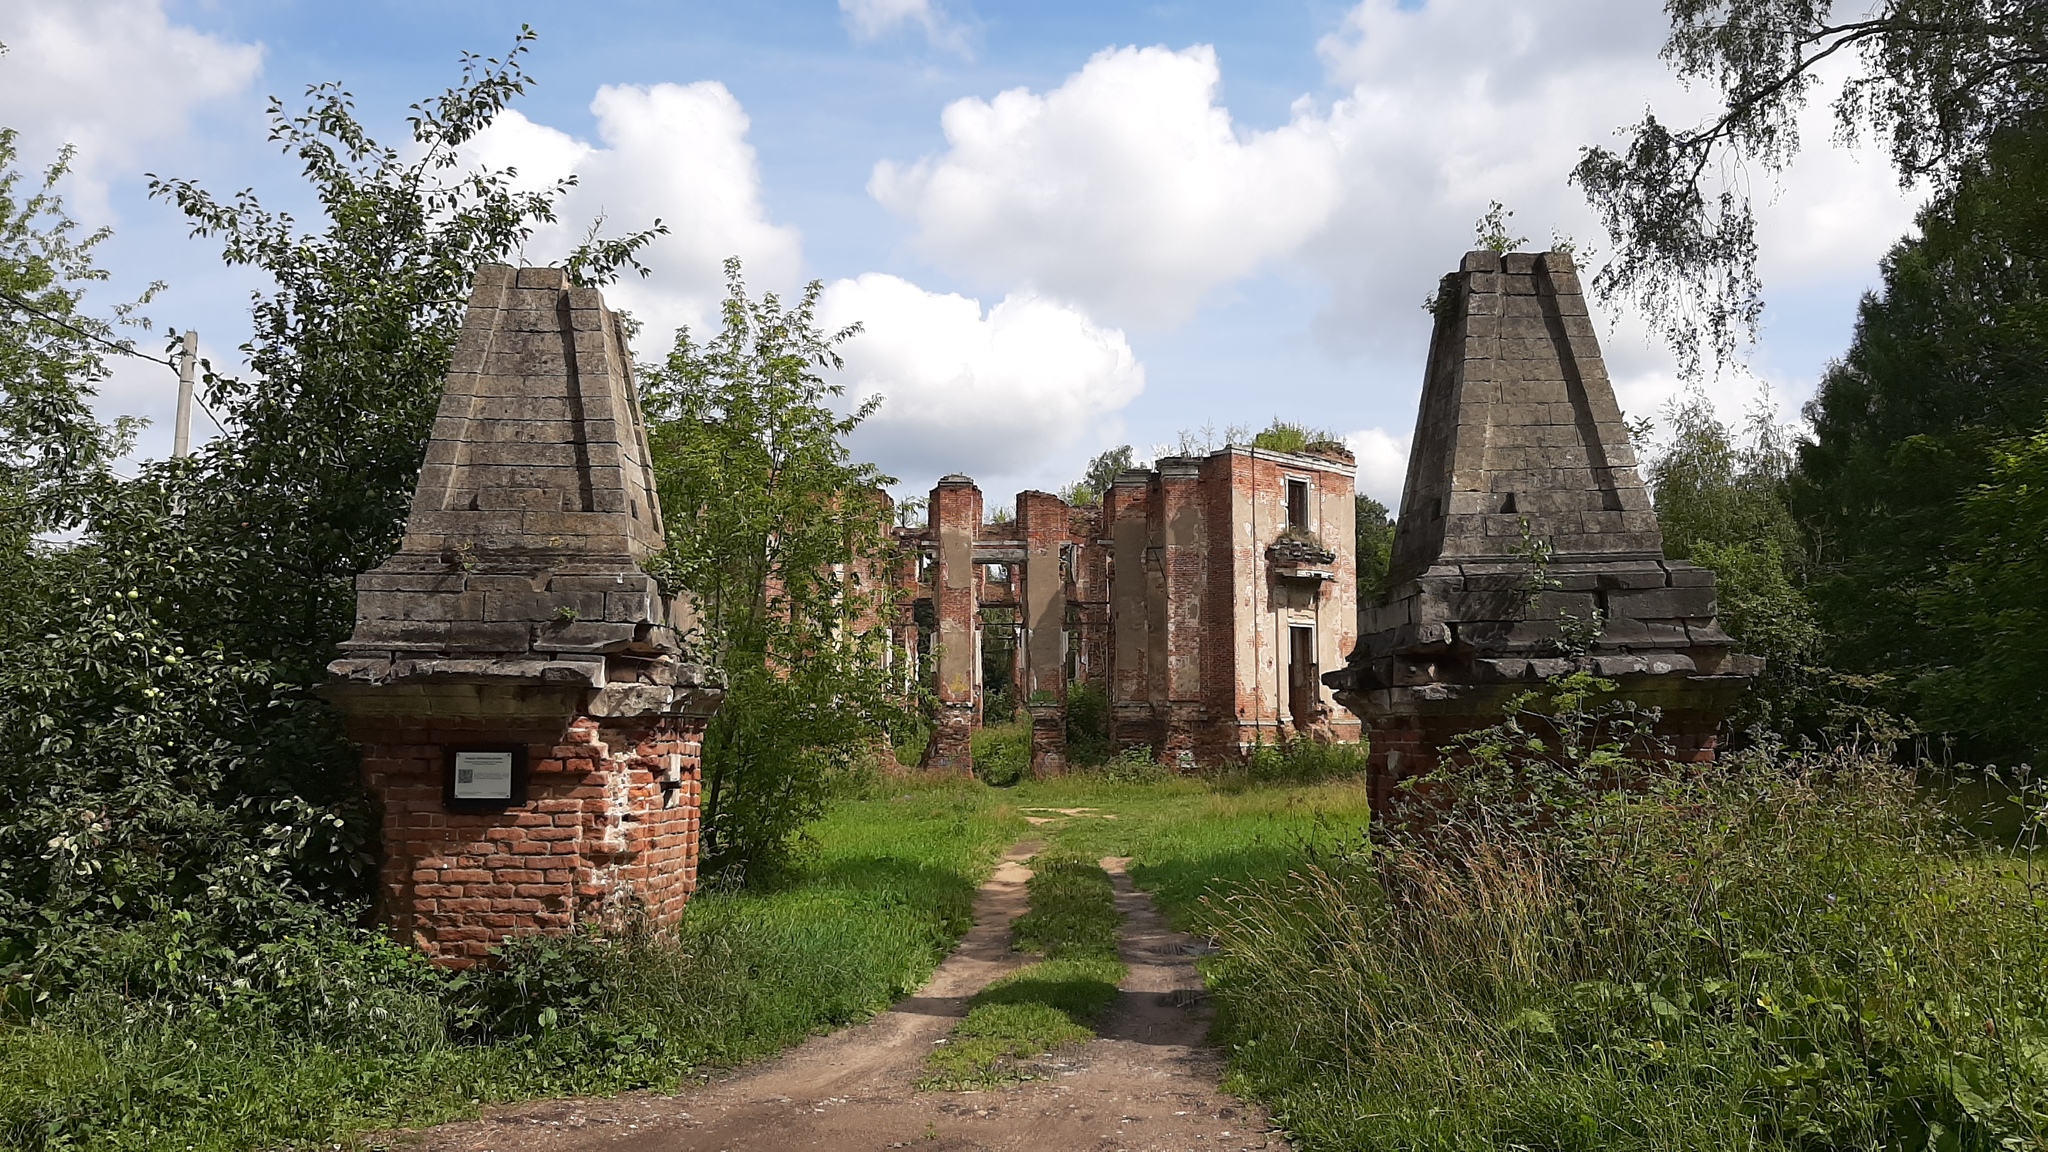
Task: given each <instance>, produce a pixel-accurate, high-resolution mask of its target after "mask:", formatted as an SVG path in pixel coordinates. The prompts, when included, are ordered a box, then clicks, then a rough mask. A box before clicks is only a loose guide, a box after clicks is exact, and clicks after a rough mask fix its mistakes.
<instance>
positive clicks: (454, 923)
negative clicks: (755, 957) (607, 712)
mask: <svg viewBox="0 0 2048 1152" xmlns="http://www.w3.org/2000/svg"><path fill="white" fill-rule="evenodd" d="M355 735H356V738H357V740H358V742H359V743H361V744H362V745H363V776H364V781H365V783H366V784H367V785H368V786H369V789H370V792H371V794H372V795H373V796H374V797H375V798H376V799H377V802H378V803H379V805H380V806H381V807H382V809H383V817H384V844H385V858H384V863H383V868H382V874H381V878H380V879H381V883H380V887H379V893H378V919H379V920H380V921H382V922H383V923H384V924H386V925H387V926H388V927H389V928H390V930H391V931H392V933H393V934H394V935H395V936H397V937H398V938H399V939H400V940H404V941H408V942H411V943H413V944H414V945H416V946H417V947H419V948H420V949H421V950H422V951H424V952H426V953H427V955H428V956H429V957H431V958H432V959H433V960H435V961H436V962H437V963H441V964H446V965H450V966H454V967H466V966H467V965H469V964H472V963H475V962H476V961H477V960H479V959H481V958H483V957H484V955H485V954H486V953H487V952H488V951H489V950H490V948H491V946H492V945H494V944H496V943H498V942H499V941H501V940H503V939H504V938H505V937H507V936H519V935H527V934H533V933H552V934H559V933H564V932H568V931H571V930H573V929H574V928H576V927H577V926H579V925H581V924H586V923H596V924H600V925H603V926H605V927H608V928H619V927H623V926H625V925H627V924H629V923H631V922H633V921H634V920H636V919H642V918H644V919H645V920H646V921H648V922H651V923H652V924H654V925H657V926H660V925H668V924H672V923H674V922H675V921H676V920H677V918H678V917H680V916H681V915H682V912H683V906H684V905H685V904H686V903H687V902H688V901H689V899H690V895H691V893H692V892H693V891H695V889H696V885H697V850H698V831H699V829H698V805H699V788H700V782H699V777H700V765H701V752H702V738H703V728H702V724H701V721H692V722H688V723H678V722H677V721H676V720H675V719H674V718H661V719H659V720H658V721H654V722H650V721H648V720H634V721H626V722H621V721H600V720H597V719H595V718H592V717H588V716H583V717H578V718H576V719H574V720H572V721H571V722H570V723H569V724H568V725H567V727H566V729H564V728H563V727H562V726H561V725H560V724H559V722H553V723H547V722H541V723H538V724H529V725H527V726H526V727H525V728H518V727H508V726H507V725H506V724H505V723H503V722H498V721H488V722H487V721H476V720H471V721H461V720H435V719H406V718H392V717H380V718H377V719H376V720H365V721H362V722H359V730H358V731H357V733H356V734H355ZM498 743H524V744H526V746H527V763H528V767H529V772H530V775H529V780H528V788H527V803H525V804H524V805H520V806H517V807H512V808H507V809H504V810H502V811H493V812H450V811H447V810H446V809H445V808H444V807H443V806H442V773H443V766H444V764H445V751H444V750H445V748H446V747H447V746H448V745H451V744H455V745H461V744H498ZM671 757H673V758H674V759H673V760H671ZM671 764H674V765H675V766H676V768H677V769H679V771H678V772H676V773H674V775H676V776H677V777H678V778H679V779H678V786H677V787H675V788H670V789H665V788H663V787H662V784H663V782H664V780H666V779H668V778H669V777H670V776H671V775H672V773H671V770H670V765H671Z"/></svg>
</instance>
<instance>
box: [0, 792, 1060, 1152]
mask: <svg viewBox="0 0 2048 1152" xmlns="http://www.w3.org/2000/svg"><path fill="white" fill-rule="evenodd" d="M906 787H908V788H909V789H910V790H909V791H904V789H905V788H906ZM891 791H894V792H897V793H898V794H896V795H893V796H888V797H878V798H873V799H868V800H860V801H852V800H841V801H838V802H836V803H835V805H834V808H833V811H832V812H830V813H828V814H827V816H826V817H825V819H824V820H823V821H822V822H821V823H820V824H819V825H817V826H816V835H817V839H818V842H819V843H818V848H817V851H816V852H814V853H812V854H809V855H807V856H806V857H805V858H803V859H802V860H800V861H798V862H797V863H796V864H795V865H794V866H793V867H792V868H791V869H789V870H785V871H783V872H781V873H778V874H777V875H776V877H775V880H776V883H775V885H773V886H769V885H756V886H754V887H752V888H728V889H723V890H717V891H705V892H700V893H699V894H698V895H697V896H696V898H695V899H693V900H692V901H691V903H690V907H689V910H688V913H687V915H686V916H685V918H684V921H683V923H682V925H681V926H680V927H679V928H678V929H677V930H676V931H675V932H673V933H653V934H646V935H641V936H629V937H626V938H622V939H609V940H608V939H605V938H602V937H596V936H582V937H575V938H571V939H566V940H529V941H521V942H519V943H516V944H513V945H510V946H507V947H504V948H501V949H500V951H499V955H498V957H497V962H496V963H495V964H494V965H492V966H491V967H489V968H487V969H478V970H472V971H470V972H467V973H461V974H455V973H449V972H445V971H442V970H439V969H435V968H433V967H431V966H429V965H428V964H427V963H426V962H425V961H424V960H422V959H421V957H420V956H419V954H418V953H417V952H415V951H414V950H413V949H411V948H407V947H404V946H402V945H399V944H396V943H393V942H391V941H388V940H386V939H384V938H382V937H381V936H379V935H377V934H375V933H372V932H368V931H364V930H360V929H354V928H345V927H335V926H332V925H328V926H324V927H323V926H320V925H314V926H311V927H307V928H303V929H300V930H298V931H296V932H292V933H289V934H286V935H284V936H283V938H281V939H279V940H277V941H275V942H272V943H266V944H262V945H257V946H253V947H251V948H249V949H247V950H245V951H241V952H237V951H234V950H231V949H226V948H224V947H222V946H221V945H220V944H219V943H218V942H217V941H216V939H215V938H214V937H213V936H212V935H211V934H210V933H209V932H207V931H205V927H206V926H205V925H204V924H203V923H200V922H197V921H196V920H195V918H193V917H189V916H181V915H180V914H178V913H175V912H174V913H169V914H166V915H164V916H162V917H160V918H158V919H155V920H151V921H147V922H145V923H143V924H141V925H130V926H127V927H124V928H123V929H121V930H119V931H112V930H109V931H105V932H102V933H100V934H99V935H98V936H96V937H95V938H94V943H95V944H96V945H97V946H96V947H95V948H93V949H92V950H91V951H90V954H89V955H88V956H85V957H82V958H81V959H80V961H79V962H78V964H77V965H75V966H74V968H73V973H74V985H75V987H74V990H73V992H72V993H71V994H70V995H68V996H61V997H52V998H51V999H49V1000H48V1001H46V1002H43V1003H41V1004H39V1005H38V1011H37V1013H36V1015H35V1016H33V1018H29V1019H26V1020H24V1019H22V1018H21V1017H20V1016H19V1015H18V1014H9V1015H7V1016H0V1148H5V1149H9V1150H13V1149H23V1150H32V1152H58V1150H69V1149H86V1148H91V1149H109V1150H115V1152H122V1150H129V1149H136V1150H141V1149H149V1150H152V1152H154V1150H159V1149H161V1150H163V1152H183V1150H185V1149H192V1148H196V1149H207V1150H214V1149H219V1150H223V1152H225V1150H229V1149H249V1148H274V1147H286V1146H290V1147H299V1146H310V1145H313V1144H320V1145H327V1144H330V1143H333V1142H335V1141H336V1140H337V1139H340V1138H342V1137H345V1136H346V1135H347V1134H348V1133H351V1132H357V1131H361V1130H363V1129H365V1128H377V1127H396V1126H404V1125H417V1124H429V1123H435V1122H439V1121H442V1120H448V1119H455V1118H458V1117H461V1116H464V1115H473V1114H474V1113H475V1111H476V1108H477V1106H478V1105H479V1104H480V1103H485V1102H491V1101H500V1100H512V1099H519V1098H523V1097H531V1096H539V1095H573V1094H587V1093H596V1092H616V1091H620V1090H624V1089H628V1088H639V1087H658V1088H672V1087H673V1086H674V1085H675V1084H676V1083H678V1081H679V1080H680V1079H681V1078H683V1077H685V1076H688V1075H691V1074H693V1073H695V1072H698V1071H700V1070H702V1069H705V1068H709V1067H722V1066H730V1065H732V1064H735V1063H737V1062H739V1061H742V1060H746V1059H751V1058H754V1057H758V1056H761V1055H765V1054H767V1053H770V1052H773V1051H775V1050H776V1049H778V1048H781V1047H783V1046H785V1045H788V1044H793V1043H796V1042H798V1041H800V1040H802V1039H803V1038H804V1037H806V1036H809V1035H811V1034H813V1033H815V1032H818V1031H821V1030H824V1029H827V1028H832V1027H837V1026H840V1025H843V1024H846V1023H849V1022H851V1021H854V1020H858V1019H860V1018H862V1017H864V1016H866V1015H868V1014H870V1013H872V1012H875V1011H877V1010H879V1009H881V1008H883V1007H886V1006H887V1005H888V1004H889V1003H890V1002H891V1001H893V1000H894V999H896V998H897V997H899V996H902V995H904V994H905V993H907V992H908V991H910V990H911V989H913V988H915V987H917V986H918V985H919V984H921V983H922V982H923V980H924V979H925V978H926V977H927V976H928V975H929V974H930V972H931V970H932V968H933V967H934V966H935V965H936V964H937V963H938V961H939V959H940V958H941V957H943V956H944V955H945V953H946V952H947V951H948V950H949V949H950V948H951V947H952V945H953V942H954V941H955V940H956V939H958V937H959V936H960V934H961V933H963V932H965V931H966V929H967V928H968V926H969V923H970V919H971V909H972V905H973V899H974V892H975V887H976V884H977V883H978V881H979V879H980V877H981V876H982V875H983V874H984V873H985V871H986V869H987V867H988V865H989V864H990V862H991V861H993V859H994V858H995V855H996V854H997V853H998V852H999V851H1000V850H1001V847H1002V845H1004V844H1006V843H1008V842H1009V841H1010V839H1011V838H1012V837H1014V836H1015V835H1016V833H1017V831H1018V829H1019V828H1020V827H1021V826H1022V822H1021V821H1020V820H1018V819H1017V818H1016V817H1015V816H1014V815H1013V814H1004V813H1002V812H1001V811H999V809H998V807H997V805H995V804H994V803H992V802H991V801H990V800H989V799H988V797H987V794H986V793H985V792H984V791H982V790H981V789H980V788H978V787H977V788H974V789H972V790H971V791H970V790H967V789H961V788H918V787H915V786H907V785H905V784H904V783H903V782H901V781H897V782H894V784H893V786H892V789H891Z"/></svg>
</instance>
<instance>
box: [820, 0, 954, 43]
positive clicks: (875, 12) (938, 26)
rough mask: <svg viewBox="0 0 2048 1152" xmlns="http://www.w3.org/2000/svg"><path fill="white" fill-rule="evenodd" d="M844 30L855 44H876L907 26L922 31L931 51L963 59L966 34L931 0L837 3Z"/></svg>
mask: <svg viewBox="0 0 2048 1152" xmlns="http://www.w3.org/2000/svg"><path fill="white" fill-rule="evenodd" d="M839 11H840V12H842V13H844V14H845V16H846V27H847V29H848V30H849V31H851V32H852V33H853V38H854V39H855V40H861V41H868V40H879V39H881V38H882V37H884V36H886V35H888V34H889V33H891V32H894V31H895V30H896V29H898V28H902V27H905V26H906V25H909V26H915V27H917V28H920V29H922V30H923V31H924V37H925V40H926V41H927V42H928V43H930V44H931V46H932V47H934V48H943V49H945V50H947V51H949V52H958V53H961V54H962V55H965V54H966V53H967V51H968V48H969V44H968V39H967V32H966V30H965V29H963V28H961V27H960V26H959V25H957V24H955V23H953V21H951V20H950V19H948V18H947V16H946V13H945V12H943V11H941V10H940V9H939V8H938V7H937V6H936V5H934V4H933V3H932V0H839Z"/></svg>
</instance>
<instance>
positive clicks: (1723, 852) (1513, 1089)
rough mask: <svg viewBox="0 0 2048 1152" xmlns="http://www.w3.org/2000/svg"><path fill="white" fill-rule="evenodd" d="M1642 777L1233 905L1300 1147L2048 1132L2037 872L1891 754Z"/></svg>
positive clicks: (1246, 970)
mask: <svg viewBox="0 0 2048 1152" xmlns="http://www.w3.org/2000/svg"><path fill="white" fill-rule="evenodd" d="M1613 767H1614V766H1613V765H1612V764H1608V765H1605V766H1603V768H1602V770H1603V771H1611V770H1612V769H1613ZM1632 782H1633V785H1634V786H1633V787H1631V788H1627V789H1621V790H1611V791H1606V792H1596V791H1590V790H1589V791H1584V792H1582V793H1580V794H1579V796H1578V797H1577V798H1576V799H1575V800H1572V801H1570V802H1569V803H1568V804H1565V805H1561V806H1551V807H1548V808H1542V807H1541V806H1538V807H1536V808H1531V807H1530V806H1528V805H1527V803H1526V802H1527V800H1528V797H1529V796H1530V795H1531V790H1529V789H1527V788H1521V789H1513V790H1503V791H1502V792H1500V793H1499V794H1498V795H1497V797H1496V798H1497V799H1499V800H1500V801H1501V803H1499V804H1496V805H1490V806H1489V805H1480V806H1478V807H1477V808H1465V809H1459V808H1458V807H1457V806H1456V805H1452V806H1450V807H1449V808H1448V809H1447V810H1446V811H1447V816H1446V820H1445V823H1443V824H1439V825H1438V826H1436V827H1435V828H1434V829H1433V830H1432V831H1431V832H1430V833H1428V834H1427V835H1423V834H1411V835H1406V836H1403V835H1399V834H1390V833H1388V832H1386V831H1382V832H1380V833H1378V834H1377V835H1378V838H1379V839H1380V840H1381V841H1382V843H1381V844H1380V845H1379V846H1377V847H1375V848H1373V849H1371V850H1361V851H1355V852H1351V853H1347V854H1339V855H1334V856H1329V857H1325V858H1324V859H1322V860H1320V861H1316V862H1313V863H1310V862H1304V863H1303V864H1302V865H1301V866H1300V867H1298V868H1297V870H1296V871H1295V872H1294V873H1293V874H1292V875H1290V876H1289V877H1287V878H1286V879H1283V880H1265V881H1260V882H1256V883H1254V884H1252V885H1250V886H1248V887H1247V888H1245V889H1243V890H1241V891H1239V892H1238V893H1236V894H1235V895H1231V896H1229V897H1227V898H1222V899H1216V900H1213V901H1212V903H1211V915H1212V917H1213V919H1212V925H1213V927H1214V929H1215V931H1216V932H1217V933H1218V935H1219V938H1220V942H1221V945H1222V954H1221V956H1220V957H1219V959H1218V960H1217V961H1215V962H1214V963H1213V965H1212V968H1211V976H1212V978H1213V979H1214V982H1215V984H1216V986H1217V989H1218V994H1219V1000H1220V1003H1221V1006H1222V1030H1223V1035H1224V1036H1226V1037H1227V1038H1228V1039H1229V1041H1230V1042H1231V1044H1232V1046H1233V1052H1234V1059H1233V1070H1234V1076H1235V1078H1236V1080H1237V1082H1238V1084H1239V1085H1240V1087H1242V1088H1243V1089H1245V1090H1247V1091H1249V1092H1250V1093H1252V1094H1253V1095H1255V1096H1257V1097H1259V1098H1261V1099H1262V1100H1265V1101H1267V1102H1268V1103H1270V1104H1271V1105H1272V1106H1273V1107H1274V1108H1275V1110H1276V1112H1277V1114H1278V1115H1279V1116H1280V1117H1281V1118H1282V1119H1283V1121H1284V1122H1285V1123H1286V1124H1287V1126H1288V1127H1289V1128H1290V1129H1291V1130H1292V1131H1293V1132H1294V1133H1295V1135H1296V1137H1297V1140H1298V1144H1299V1146H1300V1147H1301V1148H1303V1149H1446V1150H1448V1149H1467V1148H1523V1147H1526V1148H1546V1149H1578V1148H1584V1149H1593V1148H1600V1149H1653V1148H1654V1149H1673V1148H1730V1149H1733V1148H1744V1149H1756V1148H1787V1149H1789V1148H1831V1149H1832V1148H1916V1149H1917V1148H1929V1149H1936V1148H1939V1149H1992V1148H2019V1147H2027V1148H2033V1147H2041V1146H2042V1142H2043V1139H2044V1135H2048V936H2044V934H2043V927H2044V924H2043V920H2042V915H2041V913H2042V896H2043V893H2042V892H2041V890H2040V889H2039V888H2038V887H2037V886H2036V885H2035V884H2034V883H2032V882H2031V878H2030V877H2029V876H2028V875H2026V874H2025V873H2024V872H2023V871H2018V870H2016V868H2017V866H2014V865H2010V864H2006V863H2002V862H1991V861H1987V859H1986V858H1985V857H1984V856H1983V855H1982V854H1980V853H1979V852H1977V851H1976V850H1975V849H1974V848H1973V847H1971V846H1968V845H1966V844H1964V843H1963V842H1962V841H1960V840H1959V839H1957V838H1955V837H1953V836H1952V835H1950V833H1949V830H1948V829H1947V827H1946V826H1945V822H1944V821H1943V819H1942V817H1941V816H1940V814H1939V812H1938V811H1936V810H1934V809H1933V808H1931V807H1929V806H1928V805H1927V804H1926V803H1925V802H1924V801H1923V800H1921V799H1920V798H1919V797H1917V796H1916V794H1915V791H1914V789H1913V786H1912V779H1911V773H1910V772H1908V771H1906V770H1903V769H1901V768H1899V767H1898V766H1895V765H1892V764H1890V763H1887V762H1886V761H1884V760H1883V759H1881V758H1875V757H1863V756H1851V755H1839V756H1832V757H1819V758H1804V759H1793V760H1776V759H1772V758H1769V757H1763V756H1759V757H1756V758H1752V759H1750V760H1747V761H1745V762H1742V763H1738V764H1733V765H1728V766H1725V767H1723V768H1720V769H1715V770H1710V771H1707V772H1704V773H1699V774H1688V773H1685V772H1682V771H1679V770H1675V769H1673V770H1659V769H1657V768H1655V767H1654V766H1651V765H1639V766H1637V774H1636V775H1635V777H1634V778H1633V781H1632ZM1511 799H1512V800H1513V801H1514V803H1508V801H1509V800H1511ZM1510 809H1513V811H1510Z"/></svg>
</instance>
